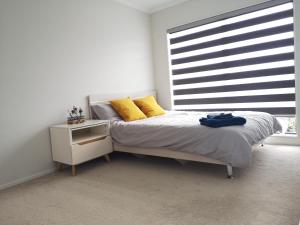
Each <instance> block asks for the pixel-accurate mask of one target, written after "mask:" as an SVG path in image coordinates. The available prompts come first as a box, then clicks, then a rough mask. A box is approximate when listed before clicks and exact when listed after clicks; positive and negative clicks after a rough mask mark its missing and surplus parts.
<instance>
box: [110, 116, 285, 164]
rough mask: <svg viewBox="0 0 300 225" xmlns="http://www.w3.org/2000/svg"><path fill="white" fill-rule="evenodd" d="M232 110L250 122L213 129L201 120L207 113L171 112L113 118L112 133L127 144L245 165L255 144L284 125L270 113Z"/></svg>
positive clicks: (116, 138)
mask: <svg viewBox="0 0 300 225" xmlns="http://www.w3.org/2000/svg"><path fill="white" fill-rule="evenodd" d="M232 113H233V115H235V116H242V117H245V118H246V119H247V123H246V124H245V125H243V126H229V127H221V128H210V127H206V126H203V125H200V123H199V119H200V118H201V117H206V115H207V113H203V112H179V111H169V112H167V113H166V114H165V115H163V116H157V117H152V118H148V119H144V120H138V121H132V122H124V121H123V120H114V121H111V135H112V138H113V141H114V142H115V143H117V144H120V145H124V146H134V147H143V148H168V149H174V150H178V151H183V152H189V153H194V154H200V155H203V156H206V157H210V158H213V159H217V160H221V161H223V162H225V163H228V164H231V165H232V166H234V167H246V166H249V165H250V163H251V158H252V145H254V144H257V143H259V142H260V141H262V140H263V139H265V138H266V137H268V136H270V135H272V134H274V133H276V132H278V131H281V125H280V124H279V122H278V121H277V119H276V118H275V117H274V116H272V115H270V114H268V113H263V112H250V111H247V112H232Z"/></svg>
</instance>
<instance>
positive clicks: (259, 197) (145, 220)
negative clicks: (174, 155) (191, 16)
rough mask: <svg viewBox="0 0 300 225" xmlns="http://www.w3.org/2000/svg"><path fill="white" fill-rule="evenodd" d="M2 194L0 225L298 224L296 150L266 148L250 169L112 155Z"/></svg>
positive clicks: (299, 166) (299, 151) (299, 158)
mask: <svg viewBox="0 0 300 225" xmlns="http://www.w3.org/2000/svg"><path fill="white" fill-rule="evenodd" d="M112 160H113V161H112V162H111V163H106V162H105V161H104V160H103V159H97V160H95V161H93V162H90V163H86V164H83V165H81V166H80V167H78V175H77V176H76V177H71V176H70V169H66V170H65V171H63V172H58V173H56V174H53V175H50V176H46V177H44V178H40V179H37V180H34V181H32V182H29V183H26V184H22V185H19V186H17V187H14V188H10V189H7V190H4V191H2V192H0V224H1V225H83V224H85V225H94V224H95V225H96V224H97V225H101V224H103V225H144V224H145V225H148V224H149V225H194V224H195V225H196V224H197V225H202V224H203V225H204V224H205V225H219V224H220V225H227V224H228V225H258V224H259V225H298V224H299V218H300V148H296V147H280V146H277V147H275V146H265V147H264V148H263V149H262V150H260V151H257V152H255V153H254V160H253V166H252V167H251V168H248V169H244V170H235V179H233V180H229V179H226V178H225V174H226V172H225V168H224V167H223V166H216V165H208V164H201V163H187V164H186V165H185V166H182V165H180V164H179V163H178V162H176V161H174V160H171V159H163V158H155V157H146V158H143V159H138V158H136V157H134V156H132V155H127V154H114V155H113V156H112Z"/></svg>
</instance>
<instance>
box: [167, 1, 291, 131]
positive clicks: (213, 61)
mask: <svg viewBox="0 0 300 225" xmlns="http://www.w3.org/2000/svg"><path fill="white" fill-rule="evenodd" d="M293 26H294V24H293V2H292V1H291V0H289V1H288V0H274V1H269V2H266V3H262V4H259V5H255V6H251V7H248V8H244V9H241V10H237V11H233V12H229V13H226V14H223V15H219V16H216V17H213V18H208V19H205V20H201V21H197V22H194V23H191V24H186V25H183V26H180V27H176V28H172V29H170V30H168V42H169V59H170V68H171V72H172V74H171V82H172V85H171V86H172V93H173V96H172V99H173V108H174V109H175V110H193V111H233V110H234V111H244V110H251V111H263V112H268V113H271V114H273V115H276V116H279V117H284V118H292V120H291V119H287V121H288V123H289V125H288V127H291V126H292V125H291V124H295V122H292V121H294V118H295V113H296V104H295V68H294V27H293ZM284 118H283V120H284ZM289 130H290V131H291V130H293V128H290V129H289Z"/></svg>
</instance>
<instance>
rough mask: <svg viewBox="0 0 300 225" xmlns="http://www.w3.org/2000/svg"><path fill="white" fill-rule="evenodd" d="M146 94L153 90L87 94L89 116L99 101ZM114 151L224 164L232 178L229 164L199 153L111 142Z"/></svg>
mask: <svg viewBox="0 0 300 225" xmlns="http://www.w3.org/2000/svg"><path fill="white" fill-rule="evenodd" d="M147 95H154V96H156V93H155V91H153V90H151V91H144V92H136V93H125V94H124V93H122V94H111V95H90V96H88V104H89V113H90V118H91V119H93V118H92V112H91V106H92V105H95V104H99V103H107V102H109V101H110V100H112V99H116V98H124V97H129V96H130V97H131V98H133V99H134V98H139V97H144V96H147ZM113 149H114V151H117V152H127V153H132V154H141V155H151V156H160V157H166V158H172V159H176V160H178V161H179V162H181V161H180V160H188V161H196V162H205V163H211V164H218V165H225V166H226V168H227V177H228V178H233V169H232V166H231V165H230V164H227V163H225V162H222V161H219V160H216V159H212V158H208V157H205V156H201V155H199V154H193V153H186V152H180V151H176V150H172V149H166V148H140V147H134V146H123V145H118V144H113Z"/></svg>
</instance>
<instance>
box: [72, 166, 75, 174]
mask: <svg viewBox="0 0 300 225" xmlns="http://www.w3.org/2000/svg"><path fill="white" fill-rule="evenodd" d="M72 176H76V166H75V165H72Z"/></svg>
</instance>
